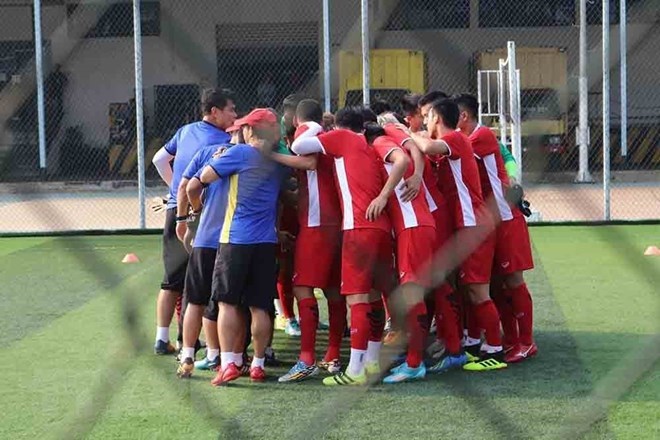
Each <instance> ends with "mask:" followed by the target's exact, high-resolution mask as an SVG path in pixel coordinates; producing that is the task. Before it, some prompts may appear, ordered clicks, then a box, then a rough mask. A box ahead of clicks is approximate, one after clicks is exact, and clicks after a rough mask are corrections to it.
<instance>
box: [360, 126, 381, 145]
mask: <svg viewBox="0 0 660 440" xmlns="http://www.w3.org/2000/svg"><path fill="white" fill-rule="evenodd" d="M380 136H385V129H384V128H383V127H381V126H380V125H378V124H377V123H375V122H367V123H365V124H364V137H365V138H367V143H368V144H369V145H371V144H373V143H374V141H375V140H376V139H377V138H379V137H380Z"/></svg>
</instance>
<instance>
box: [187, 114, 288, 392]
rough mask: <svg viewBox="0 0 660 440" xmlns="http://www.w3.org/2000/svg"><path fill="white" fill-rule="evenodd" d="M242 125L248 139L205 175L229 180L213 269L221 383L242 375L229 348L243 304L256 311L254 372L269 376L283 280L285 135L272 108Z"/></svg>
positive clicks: (216, 381)
mask: <svg viewBox="0 0 660 440" xmlns="http://www.w3.org/2000/svg"><path fill="white" fill-rule="evenodd" d="M236 125H238V126H241V127H242V130H243V136H244V138H245V141H246V144H237V145H235V146H233V147H231V148H230V149H229V150H227V151H226V152H225V153H224V154H223V155H222V156H219V157H217V158H214V159H213V160H211V162H209V165H208V166H207V167H205V168H204V170H203V171H202V174H201V179H200V180H201V182H202V184H204V185H208V184H211V183H212V182H214V181H216V180H218V179H223V180H226V181H227V182H228V184H229V187H228V190H227V204H226V209H225V211H224V222H223V224H222V229H221V231H220V246H219V248H218V253H217V257H216V260H215V268H214V273H213V299H214V300H216V301H217V302H218V307H219V318H218V334H219V337H220V348H221V350H223V351H222V352H221V353H220V363H221V369H220V370H219V371H218V376H217V377H216V379H214V381H213V382H212V383H214V384H215V385H220V384H222V383H225V382H228V381H231V380H234V379H236V378H238V376H239V375H240V371H239V370H238V368H237V366H236V365H235V363H234V357H233V353H232V352H231V351H226V350H228V349H231V348H232V347H235V346H236V340H235V339H236V335H238V334H240V333H241V329H240V325H241V324H240V323H241V320H240V319H239V313H240V311H239V306H246V307H249V308H250V313H251V315H252V337H253V347H254V357H253V361H252V366H251V368H250V378H251V379H252V380H253V381H262V380H264V378H265V372H264V358H265V349H266V345H267V344H268V338H269V336H270V327H271V318H270V314H269V313H270V311H271V310H272V308H273V298H274V297H275V289H276V283H277V279H276V277H277V269H276V263H275V260H276V253H275V247H276V243H277V230H276V217H277V201H278V197H279V193H280V188H281V184H282V181H283V179H284V178H285V176H286V175H287V172H288V170H287V169H286V168H284V167H283V166H281V165H279V164H277V163H275V162H274V161H272V160H271V159H270V153H272V151H273V149H274V148H275V146H276V143H277V141H278V139H279V127H278V125H277V119H276V117H275V115H274V114H273V113H272V112H271V111H269V110H267V109H256V110H253V111H252V112H250V113H249V114H248V115H247V116H246V117H244V118H242V119H239V120H237V121H236ZM191 197H192V196H191ZM191 203H193V200H192V198H191ZM193 204H194V203H193Z"/></svg>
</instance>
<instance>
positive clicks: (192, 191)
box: [186, 176, 204, 212]
mask: <svg viewBox="0 0 660 440" xmlns="http://www.w3.org/2000/svg"><path fill="white" fill-rule="evenodd" d="M203 191H204V185H202V182H201V181H200V180H199V177H198V176H195V177H193V178H192V179H190V180H189V181H188V184H187V185H186V194H187V195H188V201H189V203H190V206H191V207H192V210H193V211H194V212H200V211H201V210H202V192H203Z"/></svg>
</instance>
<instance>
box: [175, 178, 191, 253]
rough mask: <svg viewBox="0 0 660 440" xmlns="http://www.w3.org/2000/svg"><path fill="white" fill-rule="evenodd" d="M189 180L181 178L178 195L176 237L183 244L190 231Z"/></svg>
mask: <svg viewBox="0 0 660 440" xmlns="http://www.w3.org/2000/svg"><path fill="white" fill-rule="evenodd" d="M188 182H189V180H188V179H186V178H185V177H182V178H181V183H180V184H179V188H177V193H176V236H177V238H178V239H179V240H181V242H183V240H184V237H185V236H186V232H187V231H188V207H189V203H188V194H187V193H186V188H187V186H188Z"/></svg>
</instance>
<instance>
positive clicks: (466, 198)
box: [447, 158, 477, 226]
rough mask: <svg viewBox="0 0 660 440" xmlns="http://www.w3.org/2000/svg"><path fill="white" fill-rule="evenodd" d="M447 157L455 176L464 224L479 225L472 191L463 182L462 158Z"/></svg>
mask: <svg viewBox="0 0 660 440" xmlns="http://www.w3.org/2000/svg"><path fill="white" fill-rule="evenodd" d="M447 159H448V160H449V166H450V167H451V174H452V176H453V177H454V183H455V184H456V190H457V191H458V203H460V205H461V211H462V213H463V226H477V219H476V217H475V215H474V208H473V207H472V197H470V191H468V189H467V186H465V182H463V172H462V171H461V159H449V158H447Z"/></svg>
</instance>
